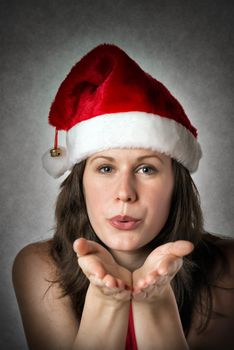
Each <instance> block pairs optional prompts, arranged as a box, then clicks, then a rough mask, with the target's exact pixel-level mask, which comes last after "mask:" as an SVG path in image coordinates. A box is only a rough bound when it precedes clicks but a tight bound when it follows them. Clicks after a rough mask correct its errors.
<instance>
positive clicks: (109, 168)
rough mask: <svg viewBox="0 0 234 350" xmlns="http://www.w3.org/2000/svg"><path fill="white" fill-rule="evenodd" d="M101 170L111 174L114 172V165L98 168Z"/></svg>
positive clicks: (103, 172)
mask: <svg viewBox="0 0 234 350" xmlns="http://www.w3.org/2000/svg"><path fill="white" fill-rule="evenodd" d="M98 170H99V172H100V173H102V174H109V173H111V172H112V167H111V166H109V165H104V166H101V167H99V168H98Z"/></svg>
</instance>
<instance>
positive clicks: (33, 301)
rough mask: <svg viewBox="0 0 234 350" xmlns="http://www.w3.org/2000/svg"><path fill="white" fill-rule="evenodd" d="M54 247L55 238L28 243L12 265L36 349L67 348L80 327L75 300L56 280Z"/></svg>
mask: <svg viewBox="0 0 234 350" xmlns="http://www.w3.org/2000/svg"><path fill="white" fill-rule="evenodd" d="M50 248H51V241H45V242H37V243H32V244H29V245H27V246H26V247H24V248H23V249H21V250H20V252H19V253H18V254H17V256H16V258H15V260H14V264H13V269H12V279H13V285H14V289H15V294H16V298H17V301H18V305H19V310H20V313H21V318H22V321H23V326H24V330H25V335H26V338H27V341H28V344H29V348H32V349H42V348H43V349H57V348H59V349H67V348H69V346H70V344H71V343H72V341H73V338H74V336H75V334H76V333H77V330H78V321H77V319H76V316H75V313H74V310H73V308H72V304H71V300H70V298H69V296H63V291H62V289H61V287H60V285H59V284H58V283H55V281H56V280H57V277H58V270H57V267H56V264H55V262H54V260H53V258H52V256H51V254H50ZM38 329H39V330H40V332H38Z"/></svg>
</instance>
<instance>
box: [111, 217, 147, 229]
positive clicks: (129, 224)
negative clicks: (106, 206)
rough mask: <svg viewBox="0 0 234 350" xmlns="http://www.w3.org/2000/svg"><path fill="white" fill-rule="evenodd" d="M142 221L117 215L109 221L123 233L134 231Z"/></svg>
mask: <svg viewBox="0 0 234 350" xmlns="http://www.w3.org/2000/svg"><path fill="white" fill-rule="evenodd" d="M141 221H142V220H141V219H137V218H134V217H131V216H127V215H116V216H114V217H112V218H110V219H109V222H110V224H111V225H112V226H113V227H115V228H117V229H118V230H123V231H130V230H134V229H135V228H137V227H138V226H139V224H140V223H141Z"/></svg>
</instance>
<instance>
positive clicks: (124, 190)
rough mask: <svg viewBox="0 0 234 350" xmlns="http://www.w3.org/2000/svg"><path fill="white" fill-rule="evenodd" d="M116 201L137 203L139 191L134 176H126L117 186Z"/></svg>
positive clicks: (122, 177) (123, 176)
mask: <svg viewBox="0 0 234 350" xmlns="http://www.w3.org/2000/svg"><path fill="white" fill-rule="evenodd" d="M116 199H117V200H119V201H122V202H135V201H136V199H137V191H136V186H135V182H134V179H133V178H132V176H130V175H127V174H124V175H122V176H121V178H120V179H119V181H118V184H117V186H116Z"/></svg>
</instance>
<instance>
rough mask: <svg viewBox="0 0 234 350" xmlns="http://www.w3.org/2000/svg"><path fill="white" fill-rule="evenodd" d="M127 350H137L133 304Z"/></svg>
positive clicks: (130, 313) (130, 311)
mask: <svg viewBox="0 0 234 350" xmlns="http://www.w3.org/2000/svg"><path fill="white" fill-rule="evenodd" d="M125 350H137V342H136V334H135V329H134V322H133V313H132V304H130V310H129V321H128V334H127V339H126V346H125Z"/></svg>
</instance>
